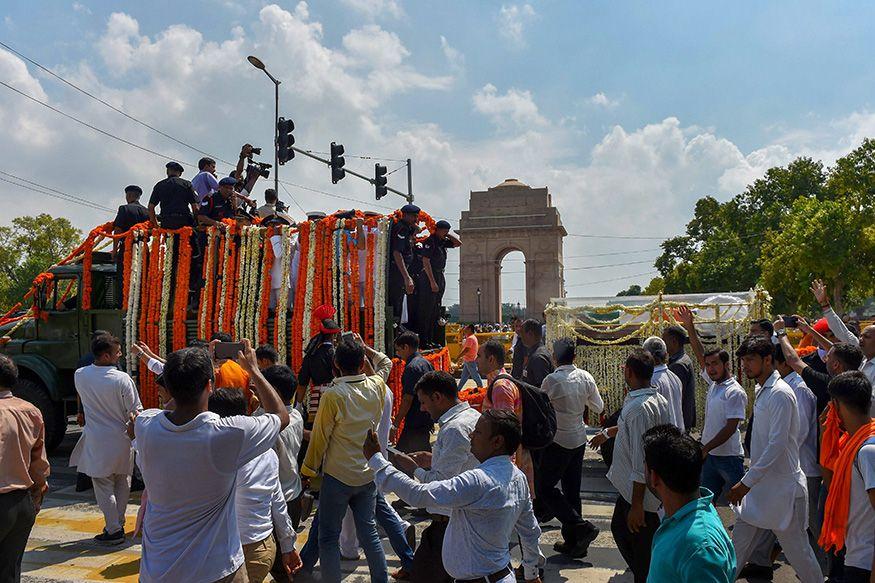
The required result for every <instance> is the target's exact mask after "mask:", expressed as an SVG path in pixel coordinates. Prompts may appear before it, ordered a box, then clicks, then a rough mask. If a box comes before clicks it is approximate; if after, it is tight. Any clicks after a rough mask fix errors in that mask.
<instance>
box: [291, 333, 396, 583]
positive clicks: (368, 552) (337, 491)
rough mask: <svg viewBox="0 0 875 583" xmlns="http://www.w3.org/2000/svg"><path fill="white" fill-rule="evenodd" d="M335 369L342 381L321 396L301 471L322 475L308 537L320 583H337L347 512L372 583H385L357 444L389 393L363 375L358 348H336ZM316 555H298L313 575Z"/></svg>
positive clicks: (368, 481) (370, 480)
mask: <svg viewBox="0 0 875 583" xmlns="http://www.w3.org/2000/svg"><path fill="white" fill-rule="evenodd" d="M334 366H335V367H336V368H337V370H338V371H340V376H338V377H337V378H335V379H334V381H332V383H331V385H330V386H329V387H328V388H327V389H326V390H325V391H324V392H323V393H322V398H321V400H320V402H319V409H318V411H317V412H316V420H315V422H314V424H313V431H312V433H311V435H310V445H309V447H308V449H307V456H306V458H304V464H303V466H302V467H301V474H302V475H303V476H310V477H315V476H317V475H319V474H320V469H321V474H322V489H321V492H320V495H319V511H318V514H317V515H316V518H314V520H313V526H312V527H311V530H310V536H311V537H317V536H318V541H319V547H318V548H319V560H320V561H321V563H322V567H321V574H322V581H325V582H326V583H340V580H341V572H340V543H339V539H340V529H341V524H342V522H343V516H344V514H346V509H347V507H349V508H351V509H352V512H353V516H354V518H355V522H356V532H357V533H358V537H359V544H361V546H362V548H363V549H364V551H365V556H366V557H367V560H368V569H369V570H370V573H371V581H373V582H376V583H387V582H388V579H389V576H388V571H387V566H386V556H385V555H384V554H383V547H382V545H381V544H380V537H379V535H378V534H377V524H376V522H375V520H374V507H375V503H376V497H377V487H376V485H375V483H374V472H373V471H372V470H371V469H370V467H368V463H367V460H365V458H364V454H363V453H362V448H361V444H362V443H364V440H365V437H366V436H367V434H368V431H369V430H371V429H376V427H377V425H378V424H379V422H380V417H381V416H382V413H383V406H384V404H385V398H386V391H388V388H387V387H386V383H385V382H384V381H383V379H382V377H380V376H379V375H372V376H367V375H366V374H365V373H364V370H365V352H364V347H363V346H362V345H361V344H359V343H356V342H350V341H344V342H340V343H339V344H338V345H337V347H336V348H335V349H334ZM314 554H315V553H308V552H306V549H305V550H304V551H302V561H303V562H304V570H305V571H310V570H312V569H313V566H314V564H315V557H314V556H313V555H314Z"/></svg>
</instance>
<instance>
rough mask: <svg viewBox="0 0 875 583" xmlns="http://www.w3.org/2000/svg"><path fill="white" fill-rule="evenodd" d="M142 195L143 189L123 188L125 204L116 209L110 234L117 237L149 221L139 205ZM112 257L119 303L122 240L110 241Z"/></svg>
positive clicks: (146, 212) (122, 264) (123, 257)
mask: <svg viewBox="0 0 875 583" xmlns="http://www.w3.org/2000/svg"><path fill="white" fill-rule="evenodd" d="M142 195H143V189H142V188H140V187H139V186H137V185H136V184H131V185H129V186H126V187H125V202H126V203H127V204H123V205H121V206H120V207H118V213H116V215H115V220H113V222H112V232H113V233H114V234H116V235H119V234H121V233H125V232H127V231H129V230H130V228H131V227H133V226H134V225H137V224H139V223H145V222H146V221H148V220H149V211H148V209H146V207H144V206H143V205H141V204H140V197H141V196H142ZM112 256H113V258H115V263H116V269H115V272H116V280H115V281H116V297H117V299H118V301H121V298H122V282H123V281H124V277H123V272H124V265H125V241H124V239H113V240H112Z"/></svg>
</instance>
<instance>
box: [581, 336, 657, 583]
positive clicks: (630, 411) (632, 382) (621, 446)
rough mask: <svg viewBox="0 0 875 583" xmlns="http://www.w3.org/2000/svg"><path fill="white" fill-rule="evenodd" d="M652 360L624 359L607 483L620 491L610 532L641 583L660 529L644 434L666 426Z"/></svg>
mask: <svg viewBox="0 0 875 583" xmlns="http://www.w3.org/2000/svg"><path fill="white" fill-rule="evenodd" d="M654 367H655V364H654V361H653V357H652V356H651V355H650V353H649V352H647V351H646V350H642V349H640V348H636V349H635V350H633V351H632V352H631V353H630V354H629V356H628V357H627V358H626V366H625V367H624V368H623V377H624V379H625V381H626V385H627V386H628V393H627V394H626V400H625V401H624V403H623V410H622V412H621V413H620V418H619V419H618V421H617V427H616V429H615V430H614V431H615V432H616V433H615V435H616V438H617V440H616V442H615V443H614V459H613V463H611V469H609V470H608V475H607V477H608V480H610V481H611V483H612V484H613V485H614V487H615V488H616V489H617V491H618V492H619V496H617V502H616V504H614V514H613V516H612V517H611V533H612V534H613V535H614V541H615V542H616V543H617V548H618V549H619V551H620V554H621V555H623V559H624V560H625V561H626V564H627V565H629V568H630V569H631V570H632V574H633V575H634V578H635V583H644V582H645V581H646V580H647V573H648V571H649V570H650V547H651V545H652V543H653V535H654V534H655V533H656V529H657V528H658V527H659V516H658V515H657V514H656V511H657V510H658V509H659V500H658V499H657V498H656V496H654V495H653V493H652V492H650V491H649V490H648V489H647V485H646V478H645V473H644V434H645V433H646V432H647V430H648V429H650V428H651V427H656V426H657V425H663V424H665V423H670V422H671V413H670V412H669V404H668V401H667V400H666V399H665V397H663V396H662V395H660V394H659V393H658V392H657V391H656V389H655V388H653V386H652V384H651V379H652V376H653V369H654ZM607 437H608V435H607V433H606V432H605V431H603V432H602V433H600V434H599V435H597V436H596V437H595V438H593V440H592V442H591V445H592V447H598V446H599V445H601V444H602V443H604V441H605V440H606V439H607Z"/></svg>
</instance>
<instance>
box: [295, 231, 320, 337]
mask: <svg viewBox="0 0 875 583" xmlns="http://www.w3.org/2000/svg"><path fill="white" fill-rule="evenodd" d="M316 224H317V223H315V222H313V221H310V243H309V245H308V246H307V287H306V290H305V293H304V313H303V314H301V346H300V347H295V350H300V351H301V354H303V353H304V349H305V348H306V347H307V343H308V342H309V341H310V318H311V316H312V313H313V280H314V279H315V276H316V265H315V263H316ZM298 277H300V274H299V275H298Z"/></svg>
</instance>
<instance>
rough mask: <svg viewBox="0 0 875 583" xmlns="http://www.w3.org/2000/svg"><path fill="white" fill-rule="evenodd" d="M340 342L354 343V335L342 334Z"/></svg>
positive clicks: (349, 333) (350, 333)
mask: <svg viewBox="0 0 875 583" xmlns="http://www.w3.org/2000/svg"><path fill="white" fill-rule="evenodd" d="M340 341H341V342H352V343H355V334H353V333H352V332H343V333H342V334H341V335H340Z"/></svg>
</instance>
